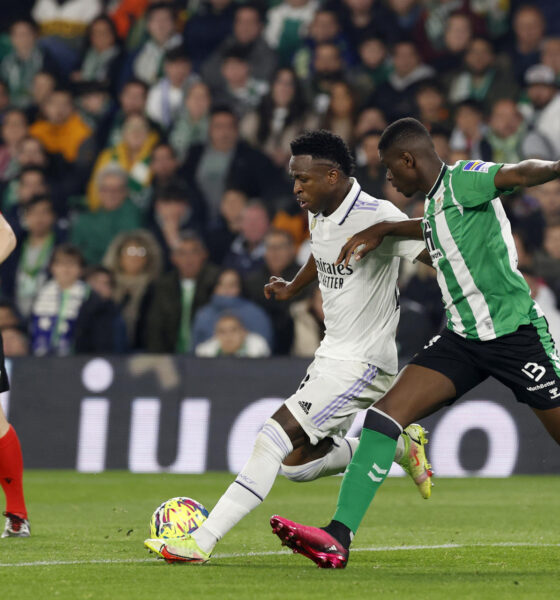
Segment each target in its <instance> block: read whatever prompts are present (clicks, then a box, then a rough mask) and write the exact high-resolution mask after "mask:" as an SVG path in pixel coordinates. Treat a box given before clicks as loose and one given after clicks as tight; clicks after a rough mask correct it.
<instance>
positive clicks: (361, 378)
mask: <svg viewBox="0 0 560 600" xmlns="http://www.w3.org/2000/svg"><path fill="white" fill-rule="evenodd" d="M395 377H396V375H389V374H388V373H385V372H384V371H382V370H381V369H378V368H377V367H376V366H375V365H370V364H368V363H363V362H354V361H350V360H335V359H333V358H324V357H317V358H315V360H314V361H313V362H312V363H311V364H310V365H309V368H308V369H307V374H306V376H305V377H304V378H303V381H302V382H301V385H300V386H299V388H298V391H297V392H296V393H295V394H293V395H292V396H290V397H289V398H288V399H287V400H286V402H285V405H286V406H287V407H288V410H289V411H290V412H291V413H292V415H293V416H294V418H295V419H296V421H297V422H298V423H299V424H300V425H301V427H302V429H303V430H304V431H305V433H307V435H308V436H309V439H310V440H311V443H312V444H313V445H315V444H317V443H318V442H319V441H320V440H322V439H323V438H326V437H332V436H340V437H344V436H345V435H346V433H347V432H348V430H349V429H350V427H351V425H352V423H353V421H354V418H355V416H356V414H357V413H359V412H360V411H361V410H365V409H366V408H369V407H370V406H371V405H372V404H375V403H376V402H377V401H378V400H379V399H380V398H381V396H383V394H384V393H385V392H386V391H387V390H388V389H389V388H390V387H391V385H392V384H393V381H394V380H395Z"/></svg>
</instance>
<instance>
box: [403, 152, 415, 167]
mask: <svg viewBox="0 0 560 600" xmlns="http://www.w3.org/2000/svg"><path fill="white" fill-rule="evenodd" d="M401 160H402V161H403V163H404V166H405V167H406V168H407V169H412V168H413V167H414V165H415V164H416V161H415V159H414V156H412V154H411V153H410V152H406V151H403V152H402V153H401Z"/></svg>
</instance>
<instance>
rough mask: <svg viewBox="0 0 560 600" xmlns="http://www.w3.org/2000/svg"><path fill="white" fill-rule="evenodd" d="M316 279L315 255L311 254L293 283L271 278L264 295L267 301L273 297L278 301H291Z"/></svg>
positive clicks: (265, 287)
mask: <svg viewBox="0 0 560 600" xmlns="http://www.w3.org/2000/svg"><path fill="white" fill-rule="evenodd" d="M316 279H317V265H316V264H315V259H314V258H313V254H310V255H309V258H308V259H307V262H306V263H305V264H304V265H303V267H301V269H300V270H299V271H298V272H297V274H296V276H295V277H294V278H293V279H292V281H285V280H284V279H282V278H281V277H271V278H270V282H269V283H267V284H266V285H265V286H264V295H265V297H266V299H267V300H270V299H271V298H272V297H274V298H276V300H290V298H293V297H294V296H296V295H297V294H299V293H300V292H301V290H303V288H304V287H306V286H307V285H309V284H310V283H312V282H313V281H315V280H316Z"/></svg>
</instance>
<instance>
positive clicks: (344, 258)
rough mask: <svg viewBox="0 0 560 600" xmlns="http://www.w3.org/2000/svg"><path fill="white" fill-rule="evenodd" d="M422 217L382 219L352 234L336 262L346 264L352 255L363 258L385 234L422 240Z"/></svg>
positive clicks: (358, 258)
mask: <svg viewBox="0 0 560 600" xmlns="http://www.w3.org/2000/svg"><path fill="white" fill-rule="evenodd" d="M421 223H422V219H406V220H404V221H383V222H381V223H376V224H375V225H372V226H371V227H368V228H367V229H364V230H363V231H360V233H356V234H355V235H353V236H352V237H351V238H350V239H349V240H348V241H347V242H346V244H344V246H342V250H341V251H340V254H339V255H338V258H337V259H336V264H337V265H338V264H340V263H342V262H343V263H344V264H345V266H348V263H349V262H350V259H351V258H352V255H354V257H355V258H356V260H360V259H361V258H363V257H364V256H365V255H366V254H367V253H368V252H371V251H372V250H375V249H376V248H377V246H379V244H381V242H382V241H383V239H384V238H385V236H387V235H396V236H399V237H404V238H407V239H409V240H422V239H424V238H423V233H422V225H421Z"/></svg>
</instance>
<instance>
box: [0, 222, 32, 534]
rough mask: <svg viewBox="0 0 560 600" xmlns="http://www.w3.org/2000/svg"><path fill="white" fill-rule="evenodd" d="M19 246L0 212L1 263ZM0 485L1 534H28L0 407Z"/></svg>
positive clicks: (19, 472) (17, 461)
mask: <svg viewBox="0 0 560 600" xmlns="http://www.w3.org/2000/svg"><path fill="white" fill-rule="evenodd" d="M15 247H16V237H15V235H14V232H13V231H12V228H11V227H10V225H9V224H8V222H7V221H6V220H5V219H4V217H3V216H2V215H0V263H3V262H4V261H5V260H6V258H8V256H9V255H10V254H11V253H12V251H13V250H14V248H15ZM9 389H10V384H9V382H8V374H7V373H6V366H5V365H4V350H3V348H2V338H1V336H0V392H5V391H7V390H9ZM0 485H2V489H3V490H4V494H5V495H6V511H5V512H4V516H5V517H6V525H5V527H4V531H3V533H2V536H1V537H3V538H7V537H29V535H30V532H31V530H30V527H29V521H28V520H27V509H26V508H25V499H24V497H23V458H22V455H21V446H20V444H19V439H18V436H17V434H16V432H15V429H14V428H13V427H12V426H11V425H10V424H9V423H8V420H7V419H6V415H5V414H4V411H3V410H2V407H1V406H0Z"/></svg>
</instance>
